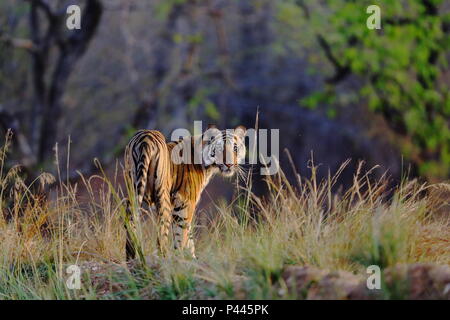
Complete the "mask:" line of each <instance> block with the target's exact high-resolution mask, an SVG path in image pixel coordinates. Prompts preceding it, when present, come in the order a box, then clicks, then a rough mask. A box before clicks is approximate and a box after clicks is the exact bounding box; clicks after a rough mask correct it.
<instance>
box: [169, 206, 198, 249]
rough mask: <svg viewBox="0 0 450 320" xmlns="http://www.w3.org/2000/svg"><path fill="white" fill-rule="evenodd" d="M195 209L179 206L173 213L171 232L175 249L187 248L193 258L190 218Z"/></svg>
mask: <svg viewBox="0 0 450 320" xmlns="http://www.w3.org/2000/svg"><path fill="white" fill-rule="evenodd" d="M194 211H195V207H194V206H192V205H185V204H183V205H180V206H178V207H175V210H174V212H173V230H174V234H175V249H183V248H188V249H189V252H190V253H191V255H192V256H193V257H194V258H195V248H194V241H193V239H192V238H191V236H192V234H191V225H192V218H193V217H194Z"/></svg>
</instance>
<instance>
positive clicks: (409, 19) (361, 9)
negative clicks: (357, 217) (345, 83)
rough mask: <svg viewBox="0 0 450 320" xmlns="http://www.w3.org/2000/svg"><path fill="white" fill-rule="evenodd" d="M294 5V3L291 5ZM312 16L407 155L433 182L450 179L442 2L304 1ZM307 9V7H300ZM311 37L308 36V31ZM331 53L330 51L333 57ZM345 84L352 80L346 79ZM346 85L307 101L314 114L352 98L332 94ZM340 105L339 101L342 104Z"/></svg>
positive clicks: (359, 92)
mask: <svg viewBox="0 0 450 320" xmlns="http://www.w3.org/2000/svg"><path fill="white" fill-rule="evenodd" d="M286 2H287V3H289V5H290V6H292V2H291V1H286ZM296 3H297V4H299V7H302V8H303V9H305V8H306V9H305V10H306V11H307V12H308V15H307V17H306V18H303V19H306V20H308V21H309V22H310V30H309V31H308V32H310V31H313V32H315V33H316V34H318V35H321V36H323V37H324V39H325V40H326V42H327V43H328V45H329V48H330V52H331V55H332V57H334V58H335V59H336V61H337V65H336V63H334V62H333V61H332V59H330V57H329V56H327V59H328V60H329V61H330V62H331V65H332V66H333V67H334V69H335V73H336V74H338V73H339V72H341V73H343V70H344V69H345V68H347V72H346V73H347V75H355V76H357V77H358V78H360V79H362V81H361V82H360V83H361V85H360V86H352V89H351V90H353V91H356V93H357V95H359V99H360V101H367V105H368V107H369V109H370V110H371V111H373V112H376V113H380V114H381V115H383V117H384V118H385V120H386V122H387V123H388V124H389V126H390V127H391V128H392V131H393V132H394V133H396V134H397V136H398V137H399V143H400V147H401V148H402V152H403V153H404V154H405V156H407V157H408V158H409V160H412V161H413V162H414V163H415V164H416V165H417V167H418V169H419V173H421V174H424V175H425V176H427V177H429V178H442V177H447V176H448V175H449V174H450V161H449V160H450V128H449V121H448V119H449V117H450V108H449V105H450V93H449V90H448V83H445V81H446V80H445V79H444V77H443V76H444V74H445V72H447V69H448V61H447V59H448V50H449V46H450V39H449V37H448V34H446V33H445V32H444V29H445V27H444V24H447V25H448V24H449V22H450V19H449V15H448V14H443V13H442V12H440V11H443V10H441V9H440V7H439V6H440V5H441V4H442V3H443V1H441V0H437V1H423V0H415V1H397V0H384V1H341V0H333V1H327V2H326V4H325V5H323V6H321V5H320V4H318V3H317V2H316V1H304V2H301V1H297V2H296ZM300 4H301V5H300ZM371 4H377V5H379V6H380V8H381V29H380V30H370V29H368V28H367V27H366V20H367V18H368V17H369V14H367V13H366V8H367V7H368V6H369V5H371ZM302 32H305V30H302ZM322 51H324V52H323V53H325V51H326V50H325V49H324V48H323V46H322ZM325 54H326V53H325ZM344 78H345V77H344ZM340 82H341V81H335V82H334V81H329V83H330V85H329V86H326V87H325V88H323V89H322V90H321V91H319V92H317V93H315V94H313V95H311V96H310V97H309V98H307V99H306V100H304V101H303V102H304V105H306V106H307V107H309V108H314V107H317V106H318V105H330V104H333V103H334V102H335V101H334V100H333V99H332V98H331V97H332V96H333V95H336V96H337V97H338V98H339V97H340V96H342V95H344V94H347V93H346V92H343V90H332V89H330V86H335V85H337V84H338V83H340ZM338 100H339V99H338Z"/></svg>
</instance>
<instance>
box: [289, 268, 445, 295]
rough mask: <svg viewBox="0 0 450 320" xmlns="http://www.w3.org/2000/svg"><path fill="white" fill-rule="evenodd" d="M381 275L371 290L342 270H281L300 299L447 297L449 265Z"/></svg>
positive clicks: (362, 280)
mask: <svg viewBox="0 0 450 320" xmlns="http://www.w3.org/2000/svg"><path fill="white" fill-rule="evenodd" d="M381 278H382V280H381V289H373V290H370V289H368V288H367V285H366V281H367V278H366V277H364V276H361V275H354V274H352V273H349V272H345V271H336V272H328V271H325V270H321V269H317V268H315V267H310V266H289V267H287V268H285V270H284V271H283V273H282V279H283V280H284V283H285V285H286V289H287V290H288V292H289V293H291V294H293V295H294V296H296V297H297V298H299V299H310V300H323V299H324V300H327V299H333V300H334V299H339V300H342V299H357V300H367V299H413V300H417V299H450V267H449V266H441V265H433V264H420V263H418V264H411V265H398V266H395V267H392V268H387V269H385V270H383V272H382V277H381ZM280 290H283V289H280Z"/></svg>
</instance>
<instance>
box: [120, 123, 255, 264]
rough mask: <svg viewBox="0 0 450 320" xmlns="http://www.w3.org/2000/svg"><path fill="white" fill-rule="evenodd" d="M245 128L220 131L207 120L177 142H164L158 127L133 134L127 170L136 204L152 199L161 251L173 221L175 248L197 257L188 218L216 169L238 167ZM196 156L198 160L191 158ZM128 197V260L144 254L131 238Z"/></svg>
mask: <svg viewBox="0 0 450 320" xmlns="http://www.w3.org/2000/svg"><path fill="white" fill-rule="evenodd" d="M245 133H246V129H245V127H243V126H238V127H236V128H235V129H234V130H223V131H220V130H218V129H217V128H216V127H215V126H209V127H208V130H207V131H206V132H204V133H203V134H201V135H199V136H190V137H187V138H183V139H180V140H179V141H175V142H166V139H165V137H164V135H163V134H162V133H161V132H159V131H156V130H140V131H138V132H137V133H136V134H135V135H134V136H133V137H132V138H131V140H130V142H129V143H128V145H127V146H126V149H125V171H126V173H127V175H128V177H129V178H130V179H131V180H130V181H132V187H133V188H134V190H133V191H134V192H135V199H136V201H137V203H136V204H137V207H138V208H139V209H140V208H142V204H143V202H144V201H145V202H146V203H147V204H148V206H149V207H150V206H151V205H153V204H154V205H155V208H156V211H157V215H158V219H159V231H158V235H157V239H158V248H159V251H160V253H162V254H163V255H165V254H166V253H167V251H168V249H169V247H170V241H169V239H170V238H169V232H170V226H171V225H172V231H173V238H172V239H173V244H174V248H175V249H183V248H185V249H187V250H188V252H189V253H190V254H191V255H192V257H194V258H195V257H196V256H195V246H194V240H193V236H192V219H193V217H194V213H195V209H196V206H197V203H198V201H199V199H200V195H201V193H202V191H203V190H204V189H205V187H206V185H207V184H208V182H209V181H210V179H211V177H212V176H213V175H215V174H216V173H221V174H222V175H223V176H227V177H231V176H233V175H234V174H235V173H236V172H238V173H242V168H241V166H240V165H241V164H242V163H243V161H244V159H245V154H246V147H245V143H244V139H245ZM196 143H197V146H198V147H197V148H196V147H195V145H196ZM197 150H199V151H197ZM187 151H188V153H189V152H190V154H191V155H192V156H191V157H190V159H189V157H186V155H187V154H188V153H186V152H187ZM183 152H184V154H183ZM199 158H200V161H197V162H195V161H194V159H199ZM129 199H130V197H129ZM129 201H130V200H128V204H127V210H126V212H127V219H126V222H127V223H125V228H126V231H127V239H126V250H125V251H126V259H127V260H131V259H134V258H135V257H136V255H137V254H139V255H141V257H142V251H141V249H139V248H137V246H135V244H136V243H135V241H136V239H135V238H133V237H134V236H133V234H134V233H133V232H134V231H135V225H134V223H133V215H132V213H131V210H130V202H129ZM136 218H138V217H134V219H136Z"/></svg>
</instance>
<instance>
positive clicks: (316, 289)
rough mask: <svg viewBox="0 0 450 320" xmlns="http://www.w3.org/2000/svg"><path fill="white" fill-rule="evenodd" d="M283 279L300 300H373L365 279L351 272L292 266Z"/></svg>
mask: <svg viewBox="0 0 450 320" xmlns="http://www.w3.org/2000/svg"><path fill="white" fill-rule="evenodd" d="M282 279H283V280H284V282H285V283H286V286H287V288H288V291H289V292H290V293H291V294H294V295H296V296H297V298H299V299H302V298H303V299H308V300H322V299H324V300H335V299H339V300H342V299H359V300H361V299H364V300H365V299H370V298H372V296H371V293H370V292H369V290H368V289H367V288H366V286H365V281H364V279H363V278H362V277H360V276H357V275H354V274H352V273H350V272H345V271H336V272H328V271H325V270H320V269H318V268H314V267H309V266H305V267H300V266H290V267H287V268H286V269H285V270H284V272H283V274H282Z"/></svg>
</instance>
